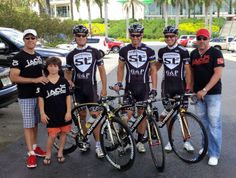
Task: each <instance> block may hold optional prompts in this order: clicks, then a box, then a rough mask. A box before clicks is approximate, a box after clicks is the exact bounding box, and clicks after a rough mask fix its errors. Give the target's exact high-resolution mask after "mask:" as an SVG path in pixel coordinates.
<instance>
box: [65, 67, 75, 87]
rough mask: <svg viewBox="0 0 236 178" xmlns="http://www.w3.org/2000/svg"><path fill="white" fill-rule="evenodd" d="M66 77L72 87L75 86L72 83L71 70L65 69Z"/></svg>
mask: <svg viewBox="0 0 236 178" xmlns="http://www.w3.org/2000/svg"><path fill="white" fill-rule="evenodd" d="M64 77H65V79H66V80H67V81H68V83H69V84H70V86H71V87H73V86H74V83H73V82H72V71H71V70H69V69H65V71H64Z"/></svg>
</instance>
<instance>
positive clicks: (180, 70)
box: [157, 26, 194, 151]
mask: <svg viewBox="0 0 236 178" xmlns="http://www.w3.org/2000/svg"><path fill="white" fill-rule="evenodd" d="M163 34H164V37H165V42H166V44H167V46H166V47H164V48H161V49H160V50H159V51H158V62H157V70H159V69H160V68H161V66H162V64H164V65H163V66H164V70H163V79H162V84H161V88H162V92H161V95H162V97H166V96H168V97H173V96H175V95H178V94H184V93H185V91H186V90H190V89H191V68H190V64H189V63H190V57H189V52H188V51H187V49H185V48H184V47H182V46H180V45H179V44H178V43H177V39H178V29H177V28H175V27H174V26H167V27H166V28H165V29H164V31H163ZM185 102H186V108H185V109H187V106H188V105H187V104H188V103H187V102H188V100H187V99H186V101H185ZM163 106H164V108H165V109H164V111H163V112H162V113H161V115H160V120H163V118H164V117H165V116H166V115H167V114H168V103H166V102H163ZM168 125H169V124H168V123H167V127H168ZM184 148H185V149H186V150H187V151H193V150H194V148H193V146H192V145H191V144H190V142H188V141H186V142H185V143H184ZM165 150H166V151H172V148H171V145H170V143H169V142H168V144H167V145H166V146H165Z"/></svg>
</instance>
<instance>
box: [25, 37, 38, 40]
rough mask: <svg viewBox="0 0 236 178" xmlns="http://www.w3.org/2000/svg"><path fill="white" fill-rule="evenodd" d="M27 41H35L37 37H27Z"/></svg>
mask: <svg viewBox="0 0 236 178" xmlns="http://www.w3.org/2000/svg"><path fill="white" fill-rule="evenodd" d="M25 39H26V40H35V39H36V37H25Z"/></svg>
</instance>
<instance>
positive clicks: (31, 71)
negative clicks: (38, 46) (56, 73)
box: [11, 50, 43, 99]
mask: <svg viewBox="0 0 236 178" xmlns="http://www.w3.org/2000/svg"><path fill="white" fill-rule="evenodd" d="M11 68H17V69H19V70H20V76H21V77H25V78H37V77H41V76H42V75H43V73H42V70H43V60H42V58H41V56H40V55H39V54H38V53H36V52H35V53H34V54H29V53H27V52H25V51H24V50H21V51H20V52H19V53H17V54H16V55H15V56H14V58H13V60H12V63H11ZM36 87H37V85H36V84H34V83H27V84H17V88H18V97H19V98H21V99H24V98H34V97H36V95H35V92H36Z"/></svg>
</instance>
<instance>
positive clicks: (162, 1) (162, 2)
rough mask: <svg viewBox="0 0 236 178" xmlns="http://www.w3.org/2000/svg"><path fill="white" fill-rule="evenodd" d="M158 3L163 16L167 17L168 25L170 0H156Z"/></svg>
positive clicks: (166, 22) (166, 23)
mask: <svg viewBox="0 0 236 178" xmlns="http://www.w3.org/2000/svg"><path fill="white" fill-rule="evenodd" d="M154 2H156V4H157V5H158V4H159V5H160V6H161V12H162V14H161V15H162V17H164V19H165V26H167V25H168V0H154Z"/></svg>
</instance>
